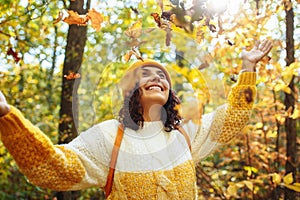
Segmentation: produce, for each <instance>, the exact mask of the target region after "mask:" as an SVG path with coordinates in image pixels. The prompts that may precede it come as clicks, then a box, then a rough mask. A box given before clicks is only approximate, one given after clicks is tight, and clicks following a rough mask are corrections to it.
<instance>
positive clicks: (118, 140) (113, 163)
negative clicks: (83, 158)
mask: <svg viewBox="0 0 300 200" xmlns="http://www.w3.org/2000/svg"><path fill="white" fill-rule="evenodd" d="M123 133H124V127H123V124H119V126H118V132H117V136H116V139H115V144H114V147H113V150H112V154H111V160H110V164H109V172H108V175H107V181H106V185H105V187H104V191H105V197H106V198H107V197H108V196H109V195H110V193H111V190H112V184H113V180H114V174H115V167H116V163H117V159H118V154H119V149H120V145H121V142H122V139H123Z"/></svg>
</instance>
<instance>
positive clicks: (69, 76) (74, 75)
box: [64, 72, 80, 80]
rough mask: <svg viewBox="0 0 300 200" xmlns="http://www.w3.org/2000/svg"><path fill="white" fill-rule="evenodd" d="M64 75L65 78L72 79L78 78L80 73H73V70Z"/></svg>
mask: <svg viewBox="0 0 300 200" xmlns="http://www.w3.org/2000/svg"><path fill="white" fill-rule="evenodd" d="M64 77H65V78H66V79H67V80H72V79H76V78H80V74H79V73H75V72H70V73H69V74H68V75H64Z"/></svg>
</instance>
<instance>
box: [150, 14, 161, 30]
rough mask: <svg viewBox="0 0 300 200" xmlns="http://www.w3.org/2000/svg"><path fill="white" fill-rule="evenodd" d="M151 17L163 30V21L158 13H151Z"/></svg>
mask: <svg viewBox="0 0 300 200" xmlns="http://www.w3.org/2000/svg"><path fill="white" fill-rule="evenodd" d="M151 16H152V17H153V18H154V21H155V22H156V24H157V26H158V27H159V28H161V21H160V16H159V14H158V13H151Z"/></svg>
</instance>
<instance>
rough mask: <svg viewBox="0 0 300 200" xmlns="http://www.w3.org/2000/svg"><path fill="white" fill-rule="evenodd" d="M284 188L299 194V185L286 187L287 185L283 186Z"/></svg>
mask: <svg viewBox="0 0 300 200" xmlns="http://www.w3.org/2000/svg"><path fill="white" fill-rule="evenodd" d="M284 186H285V187H287V188H289V189H291V190H294V191H296V192H300V185H299V184H297V185H296V184H293V185H288V184H284Z"/></svg>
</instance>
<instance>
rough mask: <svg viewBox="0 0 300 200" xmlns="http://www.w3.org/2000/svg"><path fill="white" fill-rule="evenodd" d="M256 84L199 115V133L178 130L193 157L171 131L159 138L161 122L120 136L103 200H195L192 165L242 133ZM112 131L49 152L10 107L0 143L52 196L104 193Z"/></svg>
mask: <svg viewBox="0 0 300 200" xmlns="http://www.w3.org/2000/svg"><path fill="white" fill-rule="evenodd" d="M255 82H256V74H255V73H252V72H244V73H242V74H240V76H239V79H238V82H237V83H236V84H234V85H233V86H232V89H231V92H230V94H229V97H228V104H225V105H222V106H220V107H218V108H217V109H216V110H215V111H214V112H213V113H209V114H205V115H204V116H203V117H202V123H201V127H199V125H196V124H193V122H191V121H190V122H188V123H186V124H184V126H183V128H184V129H185V130H186V132H187V133H188V134H189V136H190V138H191V142H192V152H190V151H189V148H188V145H187V143H186V140H185V139H184V137H183V136H182V135H181V134H180V133H179V132H178V131H177V130H174V131H171V132H165V131H164V130H163V124H162V123H161V122H146V123H145V125H144V127H143V128H142V129H139V130H137V131H134V130H131V129H128V128H127V129H125V131H124V137H123V141H122V144H121V147H120V153H119V157H118V161H117V165H116V172H115V177H114V183H113V189H112V193H111V195H110V196H109V199H172V200H173V199H196V198H197V187H196V180H195V169H194V163H198V161H199V160H201V159H203V158H205V157H206V156H208V155H209V154H210V153H212V152H213V151H214V150H215V149H216V148H218V147H219V146H220V145H222V144H224V143H226V142H228V141H230V140H231V139H232V138H234V136H235V135H236V134H237V133H238V132H239V131H240V130H241V129H242V128H243V127H244V125H245V124H246V123H247V121H248V119H249V117H250V114H251V109H252V105H253V99H254V97H255V94H256V87H255ZM117 128H118V122H117V120H108V121H105V122H102V123H99V124H97V125H95V126H93V127H91V128H90V129H88V130H87V131H85V132H83V133H81V134H80V135H79V136H78V137H77V138H75V139H74V140H73V141H72V142H70V143H69V144H66V145H53V144H52V143H51V141H50V140H49V139H48V138H47V136H46V135H45V134H43V133H42V132H41V131H40V130H39V129H38V128H37V127H35V126H34V125H33V124H31V123H30V122H29V121H28V120H26V119H25V118H24V117H23V115H22V114H21V113H20V112H19V110H18V109H16V108H15V107H13V106H11V111H10V113H8V114H7V115H5V116H3V117H1V118H0V133H1V139H2V142H3V144H4V145H5V146H6V148H7V149H8V151H9V152H10V153H11V155H12V156H13V158H14V159H15V161H16V163H17V164H18V166H19V168H20V170H21V171H22V173H24V175H26V176H27V178H28V179H29V180H30V181H31V182H32V183H33V184H36V185H38V186H40V187H44V188H50V189H53V190H79V189H84V188H88V187H93V186H96V187H100V188H103V187H104V186H105V183H106V177H107V174H108V168H109V166H108V165H109V161H110V157H111V151H112V148H113V143H114V139H115V136H116V132H117Z"/></svg>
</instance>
